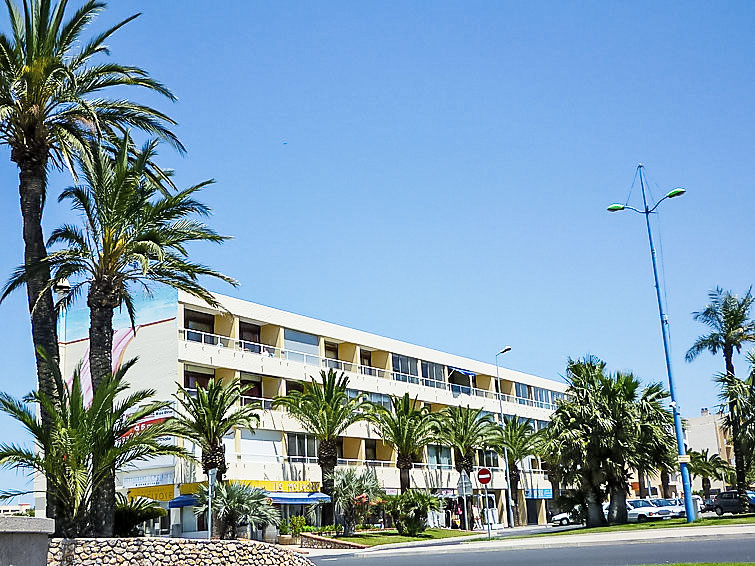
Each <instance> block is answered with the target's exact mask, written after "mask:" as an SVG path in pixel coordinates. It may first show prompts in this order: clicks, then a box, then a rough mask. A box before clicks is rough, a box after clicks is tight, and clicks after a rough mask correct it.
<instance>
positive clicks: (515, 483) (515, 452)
mask: <svg viewBox="0 0 755 566" xmlns="http://www.w3.org/2000/svg"><path fill="white" fill-rule="evenodd" d="M489 442H490V446H492V447H493V448H494V449H495V450H496V451H497V452H498V453H499V454H504V451H505V452H506V453H507V456H508V462H509V477H508V483H509V489H511V495H512V499H513V500H514V509H515V513H514V523H515V524H516V525H519V482H520V480H521V471H520V470H519V465H518V462H523V461H524V460H525V459H526V458H528V457H530V456H534V455H536V454H537V453H538V452H539V448H540V444H541V435H540V434H539V433H538V432H536V431H535V430H534V426H533V423H532V421H531V420H530V419H522V420H520V419H518V418H516V417H512V418H509V419H506V420H505V421H504V423H503V426H502V427H496V429H495V432H494V433H493V435H492V438H491V439H490V441H489Z"/></svg>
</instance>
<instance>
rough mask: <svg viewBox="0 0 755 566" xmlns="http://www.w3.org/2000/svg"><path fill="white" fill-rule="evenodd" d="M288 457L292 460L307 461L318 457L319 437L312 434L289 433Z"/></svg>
mask: <svg viewBox="0 0 755 566" xmlns="http://www.w3.org/2000/svg"><path fill="white" fill-rule="evenodd" d="M287 436H288V443H287V444H288V447H287V454H288V459H289V460H290V461H291V462H305V461H307V460H308V459H311V458H317V439H316V438H315V437H314V436H312V435H311V434H303V433H299V432H289V433H288V435H287Z"/></svg>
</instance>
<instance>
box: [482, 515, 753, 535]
mask: <svg viewBox="0 0 755 566" xmlns="http://www.w3.org/2000/svg"><path fill="white" fill-rule="evenodd" d="M747 524H755V515H735V516H733V517H712V518H705V519H698V520H697V521H695V522H694V523H688V522H687V521H686V519H667V520H665V521H650V522H647V523H628V524H626V525H609V526H607V527H591V528H589V529H588V528H586V527H578V528H575V529H571V530H568V531H556V532H553V533H536V534H532V535H521V536H513V537H495V538H496V540H503V539H516V538H535V537H556V536H568V535H583V534H592V533H612V532H616V531H641V530H658V529H669V528H675V527H713V526H717V525H747Z"/></svg>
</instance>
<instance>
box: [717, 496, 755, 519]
mask: <svg viewBox="0 0 755 566" xmlns="http://www.w3.org/2000/svg"><path fill="white" fill-rule="evenodd" d="M747 499H748V501H749V502H750V505H749V508H748V511H749V512H751V513H752V512H755V491H748V492H747ZM713 510H714V511H715V512H716V515H718V516H719V517H720V516H721V515H723V514H724V513H739V494H738V493H737V491H736V490H734V489H733V490H730V491H722V492H721V493H719V494H718V495H716V498H715V499H714V500H713Z"/></svg>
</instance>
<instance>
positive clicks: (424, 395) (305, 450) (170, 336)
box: [38, 291, 566, 536]
mask: <svg viewBox="0 0 755 566" xmlns="http://www.w3.org/2000/svg"><path fill="white" fill-rule="evenodd" d="M216 298H217V300H218V302H219V303H220V304H221V305H222V306H223V309H224V310H221V309H213V308H209V307H208V306H207V305H206V304H204V303H203V302H202V301H200V300H198V299H196V298H194V297H192V296H190V295H187V294H185V293H176V292H174V291H173V292H171V291H166V292H163V293H161V294H160V295H158V296H153V297H151V298H149V299H146V298H145V299H144V300H143V301H141V302H140V304H138V305H137V312H138V318H137V330H136V334H135V335H134V333H133V332H132V331H131V326H130V323H128V321H127V320H126V319H125V315H121V317H120V319H119V320H117V321H116V322H115V325H114V326H115V328H116V329H117V330H116V332H115V337H114V341H113V352H114V360H116V361H122V360H125V359H130V358H133V357H138V358H139V362H138V363H137V364H136V365H135V366H134V367H133V368H132V369H131V370H130V372H129V374H128V376H127V381H128V383H129V384H130V385H131V387H133V388H137V389H142V388H150V389H154V390H155V392H156V395H155V396H156V398H158V399H165V400H170V399H172V398H173V397H172V396H173V394H174V393H175V392H176V391H177V384H179V383H180V384H181V385H182V386H184V387H186V388H189V389H194V388H197V387H202V386H204V385H205V384H206V383H207V382H208V381H209V380H210V379H212V378H215V379H221V380H230V379H234V378H237V379H239V380H240V381H241V383H242V385H243V387H244V388H245V389H246V390H247V393H246V395H247V396H246V397H245V398H244V400H243V402H245V403H248V402H258V403H260V404H261V405H262V407H263V409H264V410H263V411H262V413H261V422H260V425H259V427H258V428H257V429H255V430H254V431H250V430H244V429H238V430H236V431H235V433H234V434H233V435H231V436H229V437H227V438H226V439H225V445H226V459H227V461H228V473H227V475H226V478H227V479H228V480H231V481H242V482H246V483H248V484H250V485H254V486H258V487H262V488H264V489H266V490H268V492H269V493H270V494H271V496H272V498H273V501H274V502H276V503H279V504H281V505H282V509H283V512H284V514H286V513H289V514H290V513H298V512H301V510H302V509H303V506H304V505H305V504H306V503H307V502H308V501H310V496H311V494H313V493H316V492H317V491H318V490H319V486H320V482H321V477H320V468H319V466H318V464H317V458H316V441H315V440H314V439H313V438H312V437H311V436H309V435H307V434H306V431H304V430H303V429H302V427H301V425H300V424H299V423H298V422H297V421H296V420H295V419H293V418H292V417H291V416H290V415H288V414H287V413H286V412H285V411H284V410H273V409H272V408H271V402H272V399H273V398H274V397H276V396H279V395H286V394H287V393H288V392H290V391H292V390H297V389H300V388H301V386H302V383H303V382H305V381H307V380H311V379H312V378H313V377H315V378H316V377H317V376H318V375H319V372H320V370H323V369H324V370H328V369H330V368H332V369H334V370H336V371H338V372H341V371H342V372H345V373H346V375H347V376H348V377H349V380H350V381H349V387H350V388H351V392H352V394H354V395H357V394H358V393H364V394H366V395H367V396H368V397H369V398H370V400H372V401H373V402H376V403H385V404H388V403H390V396H391V395H403V394H404V393H407V392H408V393H409V394H410V395H411V396H412V397H416V398H418V399H419V401H421V402H423V403H425V404H426V405H427V406H429V407H430V409H431V410H432V411H439V410H441V409H443V408H444V407H446V406H449V405H457V406H470V407H472V408H479V409H482V410H484V411H486V412H488V413H490V414H492V415H494V416H496V415H498V413H499V407H500V404H501V403H502V405H503V412H504V414H505V415H508V416H511V417H515V418H528V419H531V420H532V421H533V422H534V423H535V426H537V427H542V426H545V424H546V423H547V421H548V419H549V417H550V415H551V413H552V411H553V409H554V407H555V402H556V400H557V399H559V398H561V397H562V396H563V394H564V391H565V390H566V384H564V383H561V382H557V381H553V380H548V379H544V378H540V377H536V376H533V375H528V374H524V373H520V372H517V371H513V370H509V369H504V368H500V370H497V368H496V366H495V365H492V364H488V363H483V362H479V361H476V360H471V359H468V358H464V357H461V356H457V355H454V354H449V353H445V352H440V351H437V350H432V349H429V348H424V347H421V346H416V345H412V344H408V343H406V342H401V341H399V340H394V339H390V338H385V337H382V336H378V335H375V334H370V333H367V332H362V331H359V330H354V329H351V328H347V327H344V326H339V325H336V324H332V323H328V322H324V321H321V320H317V319H313V318H309V317H305V316H301V315H297V314H293V313H289V312H285V311H282V310H278V309H274V308H270V307H266V306H262V305H258V304H255V303H251V302H248V301H243V300H239V299H235V298H231V297H227V296H223V295H216ZM84 312H85V311H84ZM82 317H83V314H82V313H76V312H75V311H71V312H69V313H67V314H66V318H65V319H64V320H61V326H62V328H61V336H62V337H63V338H62V343H61V363H62V365H63V368H64V375H66V376H70V375H71V374H72V372H73V369H74V367H76V365H77V364H78V363H79V362H80V360H82V359H85V358H86V356H87V349H88V340H87V338H86V333H85V332H84V329H85V328H86V327H87V324H88V319H83V318H82ZM85 369H86V368H84V369H83V370H82V371H83V373H84V374H85ZM497 371H498V377H499V378H500V379H497V377H496V375H497V373H496V372H497ZM83 380H84V381H85V380H86V375H83ZM499 383H500V388H499ZM166 416H167V415H166ZM147 424H148V423H147ZM177 442H180V441H177ZM186 448H187V449H189V450H193V451H194V453H195V454H197V456H198V455H199V454H198V453H197V450H198V449H197V448H196V447H193V446H191V445H189V446H186ZM338 452H339V454H338V456H339V460H338V463H339V465H344V466H368V467H371V468H373V469H374V470H375V472H376V474H377V477H378V479H379V481H380V482H381V484H382V485H383V487H384V488H385V489H386V491H388V492H389V493H392V492H393V493H395V492H397V491H398V488H399V472H398V469H397V468H396V467H395V461H396V454H395V452H394V451H393V449H392V447H391V446H390V445H389V444H387V443H385V442H383V440H382V439H381V438H380V437H379V436H378V435H377V433H376V431H375V430H374V428H373V427H372V426H370V425H368V424H367V423H357V424H355V425H353V426H351V427H350V428H349V429H348V430H347V431H346V434H345V435H344V436H343V437H342V438H341V439H340V440H339V446H338ZM477 464H478V466H485V467H488V468H490V469H491V470H492V471H493V479H492V482H491V483H490V484H489V485H488V486H487V487H488V494H489V497H488V500H487V501H483V500H481V499H480V498H479V497H478V504H479V507H480V509H485V508H489V509H488V516H489V518H490V522H492V523H499V524H505V523H506V489H507V488H508V486H507V483H506V478H505V477H504V476H505V474H504V473H503V464H502V462H499V459H498V456H497V455H496V454H494V453H492V452H485V451H480V452H479V454H478V462H477ZM520 467H521V469H522V470H523V473H522V485H521V488H522V490H521V493H520V494H518V497H519V500H520V505H519V507H520V514H521V515H522V519H523V520H524V521H527V522H540V523H543V522H545V520H546V502H547V500H548V499H550V498H551V497H552V495H553V494H552V490H551V484H550V482H549V481H548V477H547V474H546V472H545V471H544V470H543V469H542V466H541V465H540V462H539V461H538V460H537V459H536V458H531V459H529V461H527V462H521V463H520ZM471 479H472V482H473V487H474V491H475V494H480V493H482V490H481V489H480V488H481V487H482V486H480V485H479V483H478V482H477V478H476V477H473V478H471ZM410 480H411V485H412V487H420V488H427V489H431V490H433V491H434V492H436V493H438V494H441V495H443V496H445V497H447V498H451V499H453V498H454V495H455V493H456V487H457V483H458V481H459V474H458V473H457V472H456V470H455V468H454V462H453V456H452V454H451V450H450V449H448V448H446V447H443V446H439V445H437V446H436V445H432V446H428V447H427V450H426V451H425V454H424V455H423V458H422V461H421V462H418V463H417V464H416V465H415V468H414V469H413V470H412V471H411V477H410ZM203 481H206V478H205V477H204V475H203V473H202V470H201V466H197V465H195V464H191V463H187V462H184V461H178V460H174V459H173V458H172V457H160V458H157V459H154V460H151V461H149V462H144V463H142V464H140V465H139V466H138V468H134V469H130V470H125V471H123V472H122V473H120V474H119V475H118V479H117V482H118V487H119V489H122V490H124V491H127V492H128V493H129V494H130V495H132V496H136V495H142V496H146V497H150V498H152V499H156V500H159V501H162V502H164V503H165V504H166V505H170V506H171V507H172V508H173V509H172V511H171V513H170V516H169V518H168V519H166V520H165V521H164V523H163V524H162V525H161V526H160V527H159V530H160V531H161V532H162V533H164V534H166V533H167V532H171V533H173V534H179V533H180V534H182V535H183V536H187V535H188V536H191V534H192V533H199V532H201V531H202V530H204V528H205V526H204V524H203V521H202V518H201V517H200V518H199V519H197V518H195V517H194V514H193V511H192V508H191V503H192V502H193V498H192V494H193V493H194V492H196V489H197V485H198V483H199V482H203ZM38 508H44V507H42V506H40V505H38ZM436 519H437V520H438V522H440V523H444V522H447V521H448V517H443V516H440V517H437V518H436Z"/></svg>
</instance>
